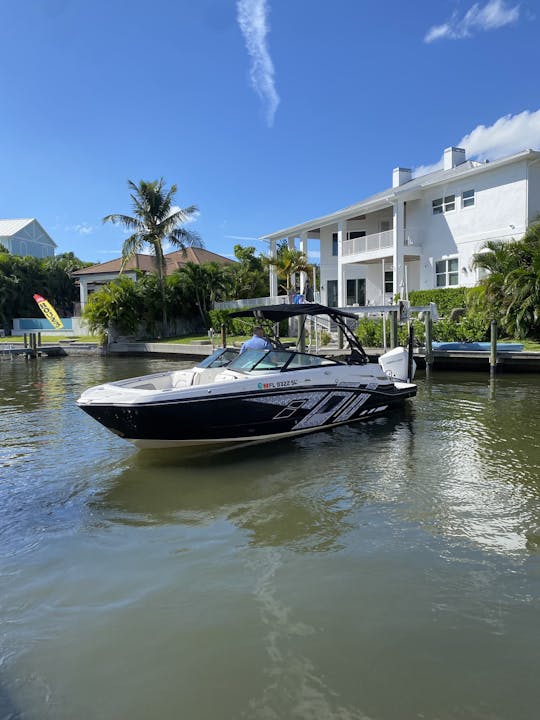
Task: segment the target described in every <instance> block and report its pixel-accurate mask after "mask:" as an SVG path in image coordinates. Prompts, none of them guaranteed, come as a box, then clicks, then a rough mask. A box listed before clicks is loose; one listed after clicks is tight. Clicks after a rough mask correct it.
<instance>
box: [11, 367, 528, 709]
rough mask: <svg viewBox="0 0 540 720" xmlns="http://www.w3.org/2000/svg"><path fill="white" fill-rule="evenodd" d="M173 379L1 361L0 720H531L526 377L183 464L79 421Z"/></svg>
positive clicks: (434, 387)
mask: <svg viewBox="0 0 540 720" xmlns="http://www.w3.org/2000/svg"><path fill="white" fill-rule="evenodd" d="M172 366H174V367H178V363H177V362H172V361H163V360H161V361H157V360H147V359H131V360H126V359H124V360H103V359H99V358H91V359H87V358H65V359H58V360H53V359H42V360H38V361H34V362H25V361H23V360H22V359H19V360H16V361H12V362H11V361H2V362H0V393H1V395H0V396H1V398H2V403H1V413H0V552H1V558H0V582H1V593H0V606H1V618H0V620H1V626H0V639H1V642H0V718H2V720H5V719H7V718H10V719H12V720H15V719H17V720H23V719H24V720H42V719H44V720H68V719H69V720H124V719H125V720H128V719H129V720H146V719H149V718H160V720H168V719H169V718H170V719H176V718H186V720H215V719H219V720H222V719H223V720H225V719H227V720H228V719H230V720H237V719H242V718H245V719H260V720H273V719H274V718H275V719H276V720H278V719H279V720H288V719H289V718H291V719H294V720H296V719H297V718H299V719H304V718H305V719H306V720H308V719H309V720H323V719H324V720H326V719H332V720H353V719H354V720H409V718H411V719H413V718H422V719H431V720H439V719H440V720H454V719H456V720H457V719H464V718H467V719H470V720H487V719H488V718H489V719H490V720H491V719H497V720H498V719H503V718H504V719H505V720H532V719H533V718H536V717H538V707H539V701H540V691H539V683H538V657H539V646H540V642H539V641H540V620H539V610H540V552H539V548H540V479H539V467H540V431H539V428H540V377H539V376H525V375H521V376H518V375H513V376H511V375H508V376H501V377H499V378H497V380H496V383H495V384H494V385H493V384H492V385H491V386H490V383H489V378H488V376H487V375H486V374H482V373H479V374H474V375H473V374H460V375H450V374H443V373H436V374H435V375H434V376H433V379H432V380H431V381H430V382H427V381H426V380H425V379H424V378H423V377H420V378H419V393H418V397H417V398H416V399H415V400H412V401H410V402H409V404H408V406H407V408H406V409H405V410H404V411H401V412H398V413H396V414H395V415H393V416H392V417H390V418H387V419H379V420H375V421H372V422H370V423H369V424H363V425H362V424H358V425H354V426H350V427H341V428H338V429H337V430H334V431H331V432H324V433H318V434H314V435H310V436H304V437H302V438H299V439H297V440H289V441H285V442H279V443H273V444H268V445H262V446H258V447H255V448H251V449H244V450H238V451H235V452H233V453H225V454H218V455H208V454H206V455H202V456H201V457H198V458H191V459H186V458H185V457H183V456H181V455H179V454H178V452H170V451H169V452H163V451H160V452H151V453H149V452H146V453H144V452H137V451H136V450H135V449H134V448H132V447H131V446H130V445H128V444H125V443H124V442H123V441H122V440H120V439H119V438H117V437H115V436H114V435H112V434H110V433H108V432H107V431H106V430H105V429H103V428H102V427H101V426H99V425H98V424H97V423H95V422H94V421H93V420H91V418H89V417H88V416H86V415H85V414H84V413H83V412H82V411H80V410H79V409H78V408H77V407H76V406H75V404H74V401H75V399H76V397H77V396H78V395H79V393H80V392H81V391H82V390H83V389H84V388H86V387H88V386H90V385H94V384H97V383H99V382H103V381H105V380H109V379H118V378H121V377H128V376H131V375H138V374H143V373H146V372H155V371H158V370H161V369H168V368H170V367H172Z"/></svg>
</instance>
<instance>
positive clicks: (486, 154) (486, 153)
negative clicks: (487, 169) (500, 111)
mask: <svg viewBox="0 0 540 720" xmlns="http://www.w3.org/2000/svg"><path fill="white" fill-rule="evenodd" d="M456 146H457V147H462V148H465V152H466V155H467V158H468V159H474V160H480V161H482V160H497V159H498V158H501V157H505V156H506V155H513V154H514V153H517V152H520V151H521V150H527V149H528V148H533V149H540V110H536V111H534V112H530V111H529V110H524V111H523V112H522V113H519V114H518V115H503V117H501V118H499V119H498V120H496V121H495V122H494V123H493V125H488V126H487V127H486V125H477V126H476V127H475V128H474V130H472V131H471V132H470V133H468V134H467V135H465V136H464V137H462V138H461V140H460V141H459V142H458V143H457V144H456ZM441 168H442V158H441V160H439V162H438V163H435V164H434V165H422V166H420V167H417V168H415V170H414V176H415V177H419V176H420V175H426V174H427V173H430V172H434V171H435V170H440V169H441Z"/></svg>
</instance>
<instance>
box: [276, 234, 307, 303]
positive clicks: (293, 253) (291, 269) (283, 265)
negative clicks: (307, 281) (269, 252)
mask: <svg viewBox="0 0 540 720" xmlns="http://www.w3.org/2000/svg"><path fill="white" fill-rule="evenodd" d="M266 262H267V264H268V265H272V266H274V267H275V268H276V271H277V275H278V278H279V279H280V280H282V281H284V282H282V283H281V285H280V287H281V288H282V289H283V290H285V292H286V294H287V295H290V294H291V290H292V278H293V276H294V275H295V273H297V272H307V271H308V270H309V268H310V265H309V263H308V259H307V255H306V254H305V253H303V252H302V251H301V250H295V249H294V248H293V249H291V248H289V247H287V244H286V243H282V244H281V245H280V246H279V247H278V250H277V254H276V257H275V258H268V259H267V261H266Z"/></svg>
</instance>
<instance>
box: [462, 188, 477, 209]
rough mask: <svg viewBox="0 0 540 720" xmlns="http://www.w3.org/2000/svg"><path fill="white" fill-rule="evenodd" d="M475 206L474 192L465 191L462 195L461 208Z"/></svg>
mask: <svg viewBox="0 0 540 720" xmlns="http://www.w3.org/2000/svg"><path fill="white" fill-rule="evenodd" d="M473 205H474V190H465V191H464V192H462V193H461V207H464V208H466V207H472V206H473Z"/></svg>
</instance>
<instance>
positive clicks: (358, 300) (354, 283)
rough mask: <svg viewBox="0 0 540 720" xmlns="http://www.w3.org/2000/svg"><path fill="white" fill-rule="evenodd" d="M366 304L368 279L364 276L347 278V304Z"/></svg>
mask: <svg viewBox="0 0 540 720" xmlns="http://www.w3.org/2000/svg"><path fill="white" fill-rule="evenodd" d="M365 304H366V281H365V280H364V279H363V278H351V279H349V280H347V305H365Z"/></svg>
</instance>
